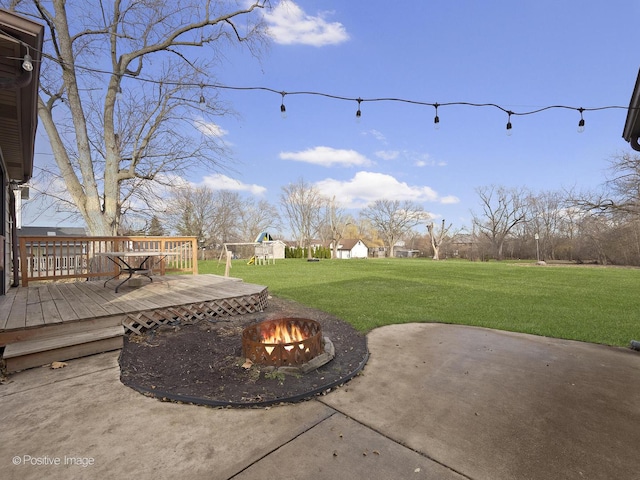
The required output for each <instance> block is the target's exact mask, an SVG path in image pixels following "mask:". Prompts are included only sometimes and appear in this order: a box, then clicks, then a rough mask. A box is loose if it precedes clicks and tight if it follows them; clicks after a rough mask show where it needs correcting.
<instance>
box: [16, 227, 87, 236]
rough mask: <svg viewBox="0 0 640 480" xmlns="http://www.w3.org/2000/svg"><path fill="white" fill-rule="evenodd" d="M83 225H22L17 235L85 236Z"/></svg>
mask: <svg viewBox="0 0 640 480" xmlns="http://www.w3.org/2000/svg"><path fill="white" fill-rule="evenodd" d="M86 236H87V231H86V230H85V229H84V228H83V227H22V228H21V229H20V230H18V237H86Z"/></svg>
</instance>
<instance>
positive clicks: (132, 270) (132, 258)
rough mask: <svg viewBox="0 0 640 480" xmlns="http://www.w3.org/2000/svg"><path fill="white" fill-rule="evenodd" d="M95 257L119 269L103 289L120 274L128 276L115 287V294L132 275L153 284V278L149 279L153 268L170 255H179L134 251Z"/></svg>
mask: <svg viewBox="0 0 640 480" xmlns="http://www.w3.org/2000/svg"><path fill="white" fill-rule="evenodd" d="M96 255H99V256H101V257H107V258H108V259H109V260H111V261H112V262H113V263H115V264H116V266H117V267H118V269H119V271H118V273H117V275H114V276H113V277H111V278H109V279H107V280H106V281H105V282H104V285H103V286H104V287H106V286H107V283H109V282H110V281H111V280H113V279H115V278H118V277H120V275H121V274H122V273H125V274H127V275H128V276H127V278H125V279H124V280H123V281H122V282H120V283H119V284H118V285H117V286H116V293H117V292H118V289H119V288H120V287H121V286H122V285H123V284H124V283H126V282H127V281H128V280H129V279H130V278H131V277H132V276H133V275H134V274H138V275H143V276H145V277H147V278H148V279H149V280H150V281H152V282H153V278H151V275H152V274H153V267H154V266H155V265H157V264H158V263H160V262H161V261H162V260H163V259H164V258H166V257H168V256H170V255H179V254H178V253H175V252H160V251H158V250H136V251H130V252H99V253H96ZM151 259H153V260H151Z"/></svg>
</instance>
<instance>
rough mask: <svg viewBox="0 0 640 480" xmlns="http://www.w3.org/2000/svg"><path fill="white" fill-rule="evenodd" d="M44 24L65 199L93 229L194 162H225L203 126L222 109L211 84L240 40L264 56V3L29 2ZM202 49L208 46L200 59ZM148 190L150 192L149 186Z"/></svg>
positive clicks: (145, 199) (44, 103)
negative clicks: (219, 65) (208, 86)
mask: <svg viewBox="0 0 640 480" xmlns="http://www.w3.org/2000/svg"><path fill="white" fill-rule="evenodd" d="M16 5H17V6H18V7H19V13H22V14H25V15H28V16H32V17H35V18H36V19H39V20H41V21H42V22H43V23H44V24H45V26H46V31H47V35H46V40H45V52H44V54H43V59H44V60H43V66H42V70H41V96H40V99H39V102H38V115H39V117H40V121H41V123H42V126H43V127H44V128H45V130H46V132H47V136H48V137H49V141H50V143H51V147H52V150H53V154H54V157H55V162H56V165H57V169H58V171H57V172H55V173H56V174H58V175H59V177H60V178H61V179H62V181H63V183H64V188H65V190H66V192H67V196H66V197H65V199H66V200H68V201H69V203H70V204H72V205H73V206H74V207H75V208H76V209H77V211H78V212H79V213H80V214H81V215H82V217H83V218H84V220H85V222H86V224H87V227H88V229H89V231H90V232H91V233H92V234H94V235H113V234H115V233H116V231H117V229H118V224H119V222H120V219H121V216H122V214H123V212H124V211H126V210H127V209H128V208H138V209H139V208H141V205H145V204H147V203H149V202H152V201H153V198H152V197H153V191H152V188H150V187H149V184H150V183H152V182H162V181H164V180H165V179H166V176H164V175H162V174H166V173H171V174H174V175H180V174H181V173H182V172H184V171H185V170H186V169H187V168H188V167H192V166H193V165H194V164H197V163H198V162H200V163H202V164H205V165H207V166H208V167H209V168H210V169H211V168H213V169H217V168H219V167H220V165H221V164H223V163H224V160H223V158H224V154H225V150H226V149H225V146H224V144H223V143H221V142H220V139H219V138H218V137H217V136H216V135H215V129H214V130H213V131H212V130H211V129H210V130H209V134H201V133H200V132H199V131H198V129H197V128H195V127H194V121H196V120H195V117H196V115H197V117H198V118H200V122H202V126H203V128H202V130H205V128H204V127H206V126H207V124H208V123H207V122H211V121H212V119H213V118H215V116H216V115H220V114H224V113H226V111H225V109H224V108H223V106H222V104H221V103H219V102H217V101H216V100H215V91H206V88H205V83H206V82H205V80H206V79H207V78H209V77H210V75H211V72H212V70H213V67H214V66H215V64H216V62H218V61H219V59H220V58H222V57H223V49H224V48H225V47H226V46H229V45H234V44H243V45H246V46H248V48H250V49H251V51H252V52H253V53H257V52H258V51H259V48H260V47H261V45H262V44H263V43H264V42H265V39H266V38H267V37H266V30H265V26H264V24H263V22H262V17H261V15H259V13H258V12H259V10H260V9H263V8H265V7H266V6H268V0H253V1H249V2H237V3H236V2H219V1H214V0H203V1H195V0H184V1H181V2H166V1H164V0H144V1H140V0H49V1H44V0H25V1H22V2H13V1H12V2H11V7H16ZM196 47H207V48H206V49H205V50H204V51H203V52H202V54H201V55H200V56H197V55H198V54H197V51H198V50H197V48H196ZM50 183H53V181H51V182H50ZM145 187H146V188H145Z"/></svg>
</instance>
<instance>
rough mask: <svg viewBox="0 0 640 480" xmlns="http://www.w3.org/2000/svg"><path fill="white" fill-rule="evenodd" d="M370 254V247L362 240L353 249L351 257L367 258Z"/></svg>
mask: <svg viewBox="0 0 640 480" xmlns="http://www.w3.org/2000/svg"><path fill="white" fill-rule="evenodd" d="M368 255H369V249H368V248H367V246H366V245H365V244H364V243H362V242H358V243H356V244H355V245H354V246H353V248H352V249H351V258H367V256H368Z"/></svg>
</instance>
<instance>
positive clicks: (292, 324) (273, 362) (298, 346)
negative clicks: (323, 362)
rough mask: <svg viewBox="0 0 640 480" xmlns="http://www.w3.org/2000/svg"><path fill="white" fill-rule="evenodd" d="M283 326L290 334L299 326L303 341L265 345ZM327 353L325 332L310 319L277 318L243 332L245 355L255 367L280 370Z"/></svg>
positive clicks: (243, 351) (243, 353) (243, 352)
mask: <svg viewBox="0 0 640 480" xmlns="http://www.w3.org/2000/svg"><path fill="white" fill-rule="evenodd" d="M278 326H280V327H283V328H285V329H286V330H287V331H289V332H291V331H292V330H293V329H295V328H296V327H297V328H298V329H299V330H300V332H301V333H302V336H303V337H304V339H303V340H300V341H295V342H290V343H265V341H264V340H263V339H264V338H265V337H268V336H269V335H270V334H272V333H273V332H274V331H275V330H276V328H277V327H278ZM323 352H324V347H323V344H322V329H321V328H320V324H319V323H318V322H316V321H315V320H311V319H308V318H278V319H276V320H266V321H264V322H260V323H257V324H255V325H250V326H249V327H247V328H245V329H244V331H243V332H242V355H243V356H244V357H245V358H248V359H249V360H251V361H252V362H253V363H254V364H260V365H267V366H274V367H281V366H297V365H303V364H305V363H307V362H309V361H310V360H311V359H313V358H314V357H316V356H318V355H319V354H320V353H323Z"/></svg>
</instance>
